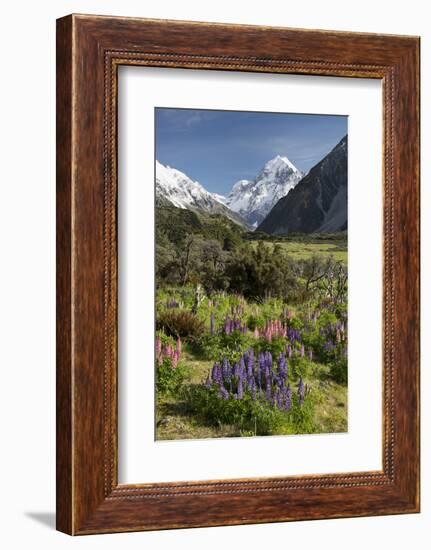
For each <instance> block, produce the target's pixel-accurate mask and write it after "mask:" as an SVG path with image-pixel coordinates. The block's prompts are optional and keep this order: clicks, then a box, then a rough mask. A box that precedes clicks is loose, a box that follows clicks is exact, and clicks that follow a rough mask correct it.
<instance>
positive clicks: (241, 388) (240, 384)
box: [237, 376, 244, 399]
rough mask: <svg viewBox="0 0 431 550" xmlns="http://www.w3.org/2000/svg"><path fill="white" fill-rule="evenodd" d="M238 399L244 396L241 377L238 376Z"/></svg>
mask: <svg viewBox="0 0 431 550" xmlns="http://www.w3.org/2000/svg"><path fill="white" fill-rule="evenodd" d="M237 392H238V399H242V398H243V397H244V386H243V377H242V376H240V377H239V380H238V389H237Z"/></svg>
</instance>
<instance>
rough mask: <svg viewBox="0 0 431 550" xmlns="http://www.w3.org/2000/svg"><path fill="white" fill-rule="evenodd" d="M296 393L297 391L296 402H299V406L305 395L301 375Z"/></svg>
mask: <svg viewBox="0 0 431 550" xmlns="http://www.w3.org/2000/svg"><path fill="white" fill-rule="evenodd" d="M297 393H298V402H299V405H300V406H301V405H302V404H303V403H304V397H305V386H304V382H303V381H302V376H301V377H300V378H299V383H298V391H297Z"/></svg>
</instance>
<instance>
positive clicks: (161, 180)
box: [156, 160, 247, 226]
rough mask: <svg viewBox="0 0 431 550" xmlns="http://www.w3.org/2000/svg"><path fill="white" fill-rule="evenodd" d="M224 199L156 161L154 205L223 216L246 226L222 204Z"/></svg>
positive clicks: (181, 173)
mask: <svg viewBox="0 0 431 550" xmlns="http://www.w3.org/2000/svg"><path fill="white" fill-rule="evenodd" d="M223 200H224V197H222V196H221V195H217V194H216V193H210V192H209V191H207V190H206V189H205V188H204V187H203V185H201V184H200V183H199V182H198V181H193V180H192V179H190V178H189V177H188V176H187V175H186V174H184V173H183V172H180V171H179V170H176V169H175V168H171V167H170V166H164V165H163V164H162V163H160V162H159V161H157V160H156V205H157V206H163V205H172V206H176V207H177V208H181V209H187V210H197V211H203V212H207V213H209V214H223V215H224V216H226V217H227V218H229V219H230V220H233V221H235V222H237V223H239V224H240V225H244V226H246V225H247V224H246V223H245V220H243V219H242V218H241V216H239V215H238V214H237V213H236V212H234V211H233V210H231V209H230V208H228V207H227V206H226V205H225V204H223Z"/></svg>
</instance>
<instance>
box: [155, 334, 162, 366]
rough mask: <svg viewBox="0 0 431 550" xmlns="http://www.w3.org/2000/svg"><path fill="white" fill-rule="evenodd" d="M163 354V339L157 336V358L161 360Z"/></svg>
mask: <svg viewBox="0 0 431 550" xmlns="http://www.w3.org/2000/svg"><path fill="white" fill-rule="evenodd" d="M161 354H162V341H161V340H160V338H159V337H157V338H156V359H157V361H160V356H161Z"/></svg>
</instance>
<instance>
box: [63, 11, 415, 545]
mask: <svg viewBox="0 0 431 550" xmlns="http://www.w3.org/2000/svg"><path fill="white" fill-rule="evenodd" d="M418 511H419V38H417V37H410V36H389V35H377V34H357V33H343V32H333V31H315V30H297V29H288V28H270V27H258V26H242V25H224V24H212V23H211V24H210V23H192V22H181V21H158V20H150V19H130V18H116V17H99V16H89V15H70V16H67V17H64V18H62V19H59V20H58V21H57V528H58V529H59V530H60V531H63V532H65V533H68V534H72V535H79V534H91V533H105V532H119V531H140V530H150V529H169V528H180V527H202V526H215V525H232V524H244V523H263V522H275V521H292V520H304V519H321V518H339V517H347V516H366V515H383V514H399V513H414V512H418Z"/></svg>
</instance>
